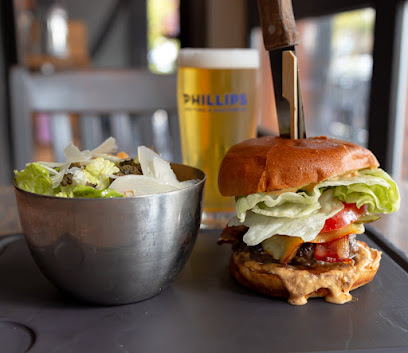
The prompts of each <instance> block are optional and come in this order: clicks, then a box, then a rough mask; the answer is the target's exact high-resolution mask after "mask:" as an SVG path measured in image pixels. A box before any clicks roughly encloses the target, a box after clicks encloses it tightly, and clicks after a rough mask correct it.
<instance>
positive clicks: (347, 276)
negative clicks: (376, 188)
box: [230, 241, 381, 305]
mask: <svg viewBox="0 0 408 353" xmlns="http://www.w3.org/2000/svg"><path fill="white" fill-rule="evenodd" d="M357 244H358V246H359V251H358V252H357V255H356V257H355V259H354V260H352V261H351V262H350V263H342V262H341V263H336V264H322V265H320V266H314V267H309V268H308V267H303V268H302V267H299V266H290V265H282V264H279V263H259V262H257V261H255V260H252V259H251V257H250V254H249V253H248V252H238V253H236V252H233V254H232V256H231V261H230V272H231V274H232V276H233V277H234V278H235V279H236V280H237V281H238V282H239V283H241V284H242V285H244V286H245V287H247V288H249V289H251V290H253V291H256V292H259V293H262V294H266V295H269V296H273V297H283V298H288V302H289V303H290V304H293V305H303V304H306V303H307V299H308V298H313V297H324V298H325V299H326V301H328V302H332V303H336V304H343V303H346V302H348V301H350V300H351V299H352V297H351V295H350V294H349V292H350V291H351V290H353V289H356V288H358V287H361V286H363V285H365V284H367V283H369V282H370V281H371V280H372V279H373V278H374V276H375V274H376V273H377V270H378V268H379V266H380V260H381V252H380V251H378V250H375V249H372V248H370V247H368V246H367V244H366V243H364V242H361V241H357Z"/></svg>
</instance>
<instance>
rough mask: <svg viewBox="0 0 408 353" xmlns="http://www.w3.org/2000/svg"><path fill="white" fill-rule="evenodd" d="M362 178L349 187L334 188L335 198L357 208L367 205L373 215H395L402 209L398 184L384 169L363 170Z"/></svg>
mask: <svg viewBox="0 0 408 353" xmlns="http://www.w3.org/2000/svg"><path fill="white" fill-rule="evenodd" d="M359 174H361V177H360V176H356V177H354V178H350V179H353V180H352V181H353V183H352V184H349V185H340V186H337V187H335V188H334V197H337V198H338V199H339V200H341V201H344V202H347V203H355V204H356V205H357V207H359V208H360V207H361V206H362V205H367V207H368V211H369V212H372V213H386V214H387V213H393V212H397V211H398V210H399V208H400V204H401V200H400V195H399V192H398V187H397V184H396V183H395V181H394V180H392V178H391V177H390V176H389V175H388V174H387V173H386V172H385V171H383V170H382V169H363V170H360V171H359Z"/></svg>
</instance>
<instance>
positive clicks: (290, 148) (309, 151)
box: [218, 137, 379, 196]
mask: <svg viewBox="0 0 408 353" xmlns="http://www.w3.org/2000/svg"><path fill="white" fill-rule="evenodd" d="M378 166H379V163H378V161H377V159H376V158H375V156H374V155H373V154H372V152H371V151H369V150H368V149H366V148H364V147H361V146H359V145H356V144H354V143H351V142H346V141H341V140H337V139H334V138H330V139H329V138H327V137H312V138H306V139H297V140H292V139H284V138H280V137H261V138H254V139H249V140H246V141H244V142H241V143H239V144H237V145H235V146H233V147H232V148H231V149H230V150H229V151H228V152H227V154H226V155H225V157H224V159H223V161H222V163H221V166H220V170H219V175H218V188H219V190H220V193H221V194H222V195H223V196H239V195H249V194H253V193H258V192H267V191H274V190H282V189H288V188H295V187H300V186H302V185H306V184H310V183H318V182H320V181H322V180H324V179H327V178H330V177H333V176H336V175H340V174H343V173H346V172H349V171H353V170H359V169H364V168H377V167H378Z"/></svg>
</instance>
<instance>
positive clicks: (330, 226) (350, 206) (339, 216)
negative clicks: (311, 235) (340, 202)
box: [320, 203, 367, 233]
mask: <svg viewBox="0 0 408 353" xmlns="http://www.w3.org/2000/svg"><path fill="white" fill-rule="evenodd" d="M366 213H367V208H366V206H362V207H360V208H357V206H356V204H355V203H344V208H343V209H342V210H341V211H339V212H338V213H336V214H335V215H334V216H333V217H332V218H329V219H327V220H326V222H325V223H324V226H323V229H322V230H321V231H320V233H324V232H328V231H331V230H334V229H339V228H343V227H345V226H347V225H349V224H351V223H353V222H355V221H357V220H358V219H359V218H360V217H361V216H362V215H364V214H366Z"/></svg>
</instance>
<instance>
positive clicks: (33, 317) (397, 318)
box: [0, 231, 408, 353]
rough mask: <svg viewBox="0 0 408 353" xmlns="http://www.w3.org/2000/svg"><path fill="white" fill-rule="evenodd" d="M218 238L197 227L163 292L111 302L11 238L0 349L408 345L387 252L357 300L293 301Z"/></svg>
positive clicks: (406, 316) (64, 351) (382, 348)
mask: <svg viewBox="0 0 408 353" xmlns="http://www.w3.org/2000/svg"><path fill="white" fill-rule="evenodd" d="M217 237H218V232H208V231H206V232H204V231H202V232H200V234H199V236H198V239H197V243H196V246H195V248H194V250H193V253H192V255H191V257H190V259H189V261H188V263H187V265H186V267H185V268H184V269H183V271H182V272H181V273H180V275H179V276H178V277H177V278H176V280H175V281H174V282H173V283H172V284H171V285H170V286H169V287H168V288H167V289H166V290H165V291H163V292H162V293H161V294H159V295H157V296H156V297H153V298H151V299H149V300H146V301H143V302H139V303H135V304H130V305H123V306H111V307H104V306H92V305H87V304H85V303H81V302H77V301H74V300H71V299H70V298H68V297H65V296H63V295H62V294H61V293H60V292H59V291H58V290H57V289H56V288H54V287H53V286H52V285H51V284H50V283H49V282H48V281H47V280H46V279H45V278H44V277H43V275H42V274H41V273H40V271H39V270H38V269H37V267H36V265H35V263H34V261H33V260H32V258H31V256H30V254H29V251H28V249H27V246H26V244H25V241H24V240H23V239H20V240H17V241H15V242H13V243H11V244H9V245H8V246H6V247H5V249H3V252H2V254H1V256H0V278H1V281H0V318H1V319H0V347H3V348H1V349H0V351H1V352H8V353H13V352H16V353H19V352H25V351H26V349H28V348H30V347H31V348H30V350H29V352H32V353H36V352H47V353H48V352H58V353H73V352H100V353H105V352H106V353H116V352H118V353H119V352H152V353H153V352H155V353H156V352H178V353H182V352H206V353H208V352H225V353H227V352H234V353H239V352H328V351H336V352H345V351H353V352H406V351H408V301H407V298H406V294H407V293H408V274H407V272H405V271H404V270H403V269H402V268H401V267H400V266H398V265H397V264H396V263H395V262H394V261H393V260H392V259H391V258H390V257H389V256H388V255H387V254H383V259H382V262H381V267H380V270H379V272H378V274H377V276H376V277H375V278H374V280H373V281H372V282H371V283H370V284H368V285H366V286H364V287H362V288H359V289H357V290H355V291H353V292H352V294H353V296H354V297H355V299H356V300H355V301H352V302H350V303H347V304H344V305H336V304H330V303H326V302H325V301H324V300H322V299H320V298H319V299H310V300H309V303H308V304H307V305H304V306H291V305H289V304H288V303H287V302H286V301H285V300H283V299H271V298H268V297H264V296H262V295H258V294H255V293H252V292H250V291H249V290H247V289H245V288H243V287H241V286H240V285H239V284H238V283H236V282H235V280H233V279H232V278H231V277H230V276H229V273H228V260H229V254H230V249H229V246H226V245H225V246H218V245H217V244H216V239H217ZM362 238H363V239H364V240H367V242H368V243H369V244H370V245H374V246H375V244H373V243H372V242H371V240H369V239H367V237H366V236H363V237H362ZM4 349H6V350H4Z"/></svg>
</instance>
